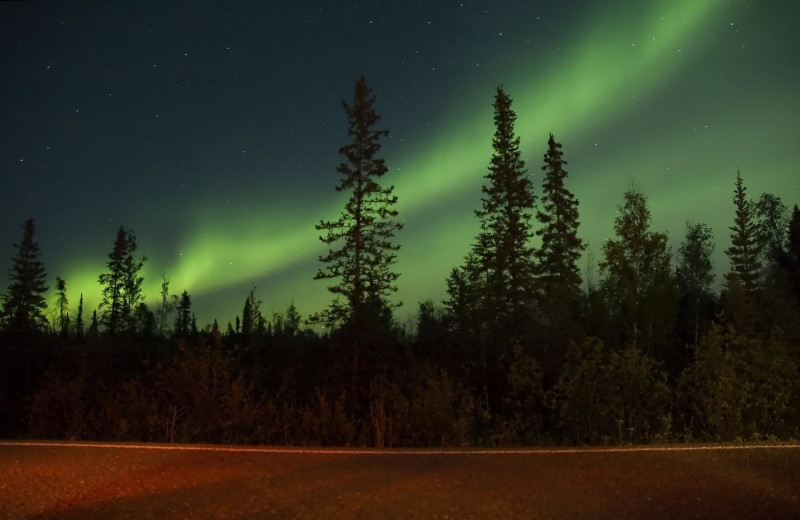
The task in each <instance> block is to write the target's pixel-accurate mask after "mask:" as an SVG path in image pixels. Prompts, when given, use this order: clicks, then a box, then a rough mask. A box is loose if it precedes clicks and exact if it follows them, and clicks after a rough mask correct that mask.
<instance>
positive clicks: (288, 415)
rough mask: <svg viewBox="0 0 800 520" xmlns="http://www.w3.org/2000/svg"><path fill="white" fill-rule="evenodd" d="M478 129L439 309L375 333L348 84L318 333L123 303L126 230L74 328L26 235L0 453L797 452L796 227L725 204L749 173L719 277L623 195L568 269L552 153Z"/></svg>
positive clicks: (1, 337) (687, 244) (289, 322)
mask: <svg viewBox="0 0 800 520" xmlns="http://www.w3.org/2000/svg"><path fill="white" fill-rule="evenodd" d="M493 107H494V121H493V124H494V134H493V138H492V143H491V144H492V153H491V156H490V157H486V161H487V163H486V164H487V168H486V170H485V171H486V174H485V178H484V182H483V187H482V190H481V194H480V196H481V199H480V205H479V207H477V208H476V211H475V219H476V222H477V224H478V225H477V226H476V228H477V229H478V232H477V234H476V236H475V238H474V241H473V242H472V243H471V244H464V246H465V249H468V252H467V254H466V255H465V257H464V258H463V261H462V262H461V263H460V264H459V265H454V266H452V270H451V271H450V272H449V274H448V275H447V277H446V280H443V283H446V287H447V296H446V299H445V300H444V301H441V302H438V301H423V302H418V303H417V304H416V305H417V308H416V319H415V320H414V323H413V324H411V325H409V324H401V323H398V322H397V321H396V319H395V308H396V307H397V306H399V302H397V301H396V300H395V298H394V293H395V292H396V290H397V286H398V284H402V283H403V278H402V276H401V274H402V273H399V272H398V271H397V270H396V259H397V255H398V254H402V253H401V251H402V250H401V246H402V232H401V230H402V223H401V218H400V217H401V215H398V211H397V209H396V208H397V206H396V205H397V200H398V199H397V196H396V195H395V194H394V186H393V185H392V184H391V170H390V169H389V167H388V166H387V164H386V162H385V160H384V158H383V157H382V156H381V153H380V148H381V140H382V139H383V138H384V137H386V136H387V135H388V132H387V131H386V130H385V129H383V128H382V126H381V124H380V116H379V115H378V113H377V111H376V107H375V96H374V94H373V91H372V89H371V88H370V86H369V85H368V84H367V82H366V80H365V79H364V78H363V77H361V78H359V79H358V80H357V81H356V83H355V88H354V91H353V98H352V100H350V101H347V102H343V108H344V112H345V115H346V117H347V123H348V132H347V138H346V140H344V143H343V145H342V147H341V148H340V149H339V153H340V156H341V161H342V162H341V164H339V165H338V166H337V167H336V172H337V174H338V183H336V184H334V182H331V189H335V190H337V191H339V192H341V193H343V194H345V195H346V196H348V197H349V198H348V199H347V202H346V204H345V205H344V207H343V208H342V209H341V213H340V214H339V215H338V216H335V215H333V216H332V215H319V217H320V219H321V220H320V221H319V223H318V224H317V226H316V229H317V231H318V233H319V239H320V240H321V241H322V243H324V244H325V246H326V251H327V252H326V253H325V254H324V255H322V256H321V257H320V258H319V264H318V265H319V270H318V271H317V272H316V273H313V272H311V273H309V277H315V278H316V279H318V280H319V282H318V283H320V284H325V285H326V287H327V288H328V291H329V292H330V297H331V300H330V303H329V304H328V305H327V306H326V307H325V308H324V309H323V310H321V311H319V312H317V313H314V314H311V315H303V314H302V313H301V312H302V309H297V308H295V306H294V305H293V304H290V305H288V306H287V307H286V308H285V311H284V312H281V313H275V314H273V315H272V316H268V315H265V314H264V313H263V312H262V311H261V307H262V301H261V300H260V299H259V296H258V294H257V289H256V288H255V287H254V288H252V289H251V290H250V291H249V293H248V294H247V296H246V298H245V300H244V301H243V302H242V307H241V309H231V315H234V314H236V318H235V320H233V321H232V322H229V323H218V322H217V321H216V320H214V322H213V323H211V324H198V323H197V320H196V318H195V315H194V313H193V310H192V295H191V294H189V293H188V292H187V291H186V290H183V288H181V287H178V288H175V287H172V286H171V284H170V281H169V279H168V278H167V277H164V278H163V279H162V280H161V292H160V294H159V295H158V296H157V298H156V295H145V294H143V291H142V283H143V276H142V267H143V266H144V265H145V263H146V262H147V257H146V255H144V254H141V252H140V250H139V244H138V242H137V237H136V236H135V234H134V232H133V231H132V230H130V229H126V228H125V227H120V228H119V231H118V232H117V235H116V237H108V238H109V240H108V242H109V245H110V252H109V254H108V256H107V259H106V262H105V270H104V271H103V272H101V273H97V280H98V281H99V283H100V285H101V286H102V302H101V303H100V305H99V306H98V307H97V308H88V307H85V306H84V300H83V295H82V294H75V293H74V292H71V291H70V280H65V279H63V278H61V277H58V276H56V277H55V278H53V277H52V276H51V273H49V272H48V271H47V269H46V266H45V265H44V264H43V262H42V260H41V253H42V251H41V249H40V247H39V244H38V242H37V239H36V225H35V221H34V219H33V218H29V219H28V220H25V221H24V223H23V224H22V227H21V231H22V233H21V238H20V239H19V241H18V242H17V243H16V244H14V247H15V251H16V254H15V256H14V257H13V258H12V259H11V264H10V267H9V269H8V275H9V278H8V284H7V287H6V289H5V292H4V293H3V294H2V309H0V436H4V437H26V438H48V439H81V440H104V441H150V442H169V443H173V442H174V443H197V442H203V443H226V444H239V443H242V444H269V445H298V446H312V445H313V446H375V447H410V446H418V447H426V446H483V447H487V446H532V445H604V444H642V443H665V442H707V441H715V442H720V441H725V442H727V441H743V442H748V441H759V442H760V441H771V440H782V439H797V438H798V437H800V209H798V207H797V206H796V205H795V206H794V207H793V208H791V209H790V208H789V207H787V205H786V204H785V203H784V202H783V201H782V200H781V199H780V197H779V196H777V195H774V194H771V193H764V194H761V195H760V196H758V197H754V196H752V195H750V194H748V192H747V186H746V183H745V179H746V175H747V174H749V173H750V172H739V173H737V175H736V177H735V178H732V179H731V182H730V195H731V204H730V227H729V229H728V230H724V232H721V231H720V230H716V233H717V234H716V236H728V235H729V236H730V241H729V243H730V246H729V247H728V248H727V249H725V253H726V255H727V259H728V260H729V267H728V269H727V270H726V272H724V273H715V272H714V270H713V268H712V263H711V258H712V254H713V252H714V249H715V247H716V244H715V243H714V236H715V233H714V230H712V229H710V227H709V226H708V225H706V224H704V223H702V222H687V223H686V228H685V235H684V236H683V237H682V240H681V241H680V245H679V247H678V248H677V249H676V250H672V249H671V247H670V245H669V243H668V239H667V238H668V237H667V235H666V234H665V233H663V232H660V231H658V230H656V229H653V228H652V226H651V220H652V218H651V212H650V209H649V208H648V199H647V195H646V194H645V193H642V192H641V191H640V190H639V189H638V188H637V187H636V186H634V185H631V186H630V188H629V189H628V190H627V191H626V192H625V193H621V194H620V196H619V205H618V207H617V213H616V218H615V219H614V235H613V236H611V237H608V239H607V240H606V241H605V242H604V243H603V246H602V250H601V251H600V254H599V258H597V259H596V261H595V262H592V263H590V264H591V265H589V267H588V268H586V269H583V268H582V267H581V266H580V265H579V264H580V263H582V262H584V260H581V259H582V258H585V257H586V256H587V251H586V245H585V243H584V241H583V240H582V239H581V236H580V229H579V224H580V212H579V209H580V207H579V201H578V200H577V199H576V198H575V196H574V194H573V193H572V192H571V191H570V179H569V175H568V170H567V161H566V160H565V157H568V151H567V152H565V151H564V150H562V144H561V143H560V142H558V140H557V139H556V137H555V136H553V135H552V134H551V135H550V136H549V139H548V140H547V141H546V142H542V143H541V147H540V150H541V153H542V156H541V158H529V159H528V160H525V159H524V158H523V156H522V153H521V151H520V137H519V136H518V135H517V134H516V131H515V121H516V117H517V116H516V113H515V112H514V109H513V103H512V99H511V97H510V96H509V95H508V94H507V93H506V92H505V91H504V90H503V88H502V87H498V89H497V91H496V93H495V96H494V100H493ZM567 150H568V147H567ZM532 170H537V171H539V170H541V172H542V173H543V175H540V176H539V175H537V177H536V178H537V179H538V178H542V182H541V184H540V185H539V184H536V185H534V183H533V181H532V175H531V174H530V172H531V171H532ZM743 173H744V175H743ZM754 174H755V173H754ZM332 179H333V180H335V179H336V178H335V177H333V176H332ZM310 211H313V210H310ZM328 218H332V220H325V219H328ZM112 239H113V240H112ZM726 243H728V241H727V240H726ZM431 247H434V246H433V245H432V246H431ZM718 276H719V278H718ZM145 297H147V301H150V302H154V301H156V302H158V303H156V304H153V303H151V304H149V305H148V304H147V303H146V300H145Z"/></svg>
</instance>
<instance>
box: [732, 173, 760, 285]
mask: <svg viewBox="0 0 800 520" xmlns="http://www.w3.org/2000/svg"><path fill="white" fill-rule="evenodd" d="M733 204H734V206H735V208H736V216H735V217H734V221H733V226H731V228H730V230H731V231H732V233H731V247H729V248H728V249H727V250H726V251H725V253H727V255H728V258H729V259H730V261H731V272H732V273H736V275H737V277H738V280H739V283H740V284H741V287H742V289H743V290H744V292H745V294H746V295H750V294H752V293H753V291H755V290H756V288H757V287H758V282H759V276H760V271H761V262H760V260H759V257H760V255H761V251H762V248H763V243H762V241H761V239H760V237H759V233H758V225H757V223H756V220H755V214H754V213H755V212H754V208H753V203H752V202H751V201H750V199H748V198H747V188H745V186H744V183H743V182H742V175H741V173H740V172H739V171H737V172H736V185H735V188H734V192H733ZM729 278H730V273H729V274H728V275H726V282H727V280H728V279H729Z"/></svg>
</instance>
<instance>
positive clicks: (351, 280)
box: [309, 76, 403, 391]
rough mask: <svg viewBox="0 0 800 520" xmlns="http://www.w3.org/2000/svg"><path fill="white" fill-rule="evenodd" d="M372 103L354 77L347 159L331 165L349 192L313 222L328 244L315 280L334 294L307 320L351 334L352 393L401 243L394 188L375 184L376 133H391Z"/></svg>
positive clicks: (384, 316) (379, 166) (386, 303)
mask: <svg viewBox="0 0 800 520" xmlns="http://www.w3.org/2000/svg"><path fill="white" fill-rule="evenodd" d="M374 103H375V96H373V94H372V88H370V86H369V85H368V84H367V80H366V79H365V78H364V77H363V76H361V77H360V78H359V79H358V80H357V81H356V83H355V88H354V92H353V101H352V103H351V104H348V103H347V102H345V101H342V106H343V107H344V111H345V113H346V114H347V122H348V130H347V135H348V137H349V138H350V142H349V143H348V144H346V145H345V146H342V147H341V148H339V153H340V154H341V155H343V156H344V158H345V161H344V162H342V163H340V164H339V166H338V167H337V168H336V171H337V172H339V174H340V175H341V180H340V181H339V184H338V185H337V186H336V191H344V192H350V198H349V199H348V201H347V203H346V204H345V207H344V210H343V211H342V213H341V214H340V216H339V218H338V219H336V220H332V221H328V220H321V221H320V222H319V224H317V225H316V229H317V230H318V231H322V232H324V233H325V234H324V235H322V236H320V237H319V238H320V240H321V241H322V242H323V243H325V244H326V245H328V246H329V247H330V248H331V249H329V250H328V253H327V254H326V255H322V256H320V257H319V260H320V262H322V263H323V264H324V266H323V267H322V268H320V269H319V271H318V272H317V274H316V276H315V277H314V279H315V280H332V281H334V283H333V284H332V285H329V286H328V291H330V292H331V293H333V294H334V299H333V301H332V302H331V303H330V305H329V306H328V307H327V309H325V310H323V311H321V312H319V313H317V314H314V315H313V316H311V317H310V318H309V321H310V322H312V323H324V324H325V325H327V326H329V327H341V331H342V332H344V333H346V334H347V335H349V340H348V343H349V344H350V348H351V351H352V388H353V391H355V390H356V388H357V387H358V386H359V358H360V356H361V351H362V349H364V348H365V347H367V346H368V345H367V343H368V341H369V340H368V339H367V338H368V336H375V335H376V334H378V333H377V332H376V333H372V334H368V333H367V331H369V330H374V331H378V330H380V329H387V328H388V323H387V321H390V319H391V318H390V316H391V315H390V309H391V308H392V307H396V306H397V305H399V304H394V303H393V302H390V300H389V297H390V295H391V294H392V293H394V292H395V291H397V287H396V285H395V282H396V280H397V278H398V276H399V273H396V272H395V271H393V266H394V263H395V261H396V258H397V255H396V252H397V251H398V250H399V249H400V246H399V245H398V244H395V243H394V242H393V238H394V235H395V233H396V232H397V231H399V230H400V229H402V227H403V226H402V224H401V223H399V222H397V221H396V218H397V210H396V209H394V208H395V204H397V196H395V195H394V186H391V185H390V186H389V187H383V186H381V184H379V182H378V181H379V180H380V179H381V177H383V176H384V174H386V172H387V171H388V168H387V166H386V162H385V160H384V159H383V158H379V157H378V152H379V150H380V148H381V145H380V138H381V137H384V136H386V135H388V134H389V132H388V130H377V129H376V128H375V125H376V124H377V122H378V120H379V119H380V116H378V114H377V113H376V112H375V108H374Z"/></svg>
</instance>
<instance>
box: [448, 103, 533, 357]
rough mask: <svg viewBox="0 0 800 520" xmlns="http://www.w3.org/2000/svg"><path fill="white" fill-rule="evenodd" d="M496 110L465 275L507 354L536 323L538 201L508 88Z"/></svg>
mask: <svg viewBox="0 0 800 520" xmlns="http://www.w3.org/2000/svg"><path fill="white" fill-rule="evenodd" d="M493 107H494V124H495V133H494V137H493V138H492V147H493V149H494V152H493V153H492V158H491V162H490V164H489V173H488V174H487V175H486V179H487V182H486V183H485V184H484V186H483V187H482V188H481V191H482V192H483V197H482V198H481V209H479V210H477V211H476V212H475V214H476V216H477V217H478V219H479V221H480V232H479V233H478V236H477V237H476V240H475V244H474V245H473V247H472V251H471V252H470V254H469V255H468V257H467V260H466V262H465V265H464V267H463V270H464V274H465V278H466V282H467V284H469V285H471V286H472V288H473V289H472V290H471V292H472V293H473V294H474V295H475V296H476V297H477V299H478V302H477V304H476V305H475V306H476V307H477V308H478V309H479V310H478V313H479V314H480V315H481V316H482V317H481V318H479V320H478V321H485V326H486V327H487V331H484V332H489V334H490V335H492V336H494V337H496V338H497V339H499V340H500V341H501V342H502V343H504V345H502V346H501V347H500V348H501V352H500V354H502V353H508V352H510V347H511V344H512V343H513V342H514V341H519V340H521V339H522V337H523V336H524V335H525V332H526V330H525V329H526V327H527V325H528V324H529V322H530V315H531V311H532V306H533V298H532V294H533V287H534V270H533V265H534V261H533V249H532V248H531V246H530V243H529V241H530V238H531V236H532V234H533V233H532V231H531V222H530V221H531V218H532V215H531V212H532V211H533V207H534V204H535V202H536V198H535V196H534V193H533V184H532V183H531V181H530V179H529V178H528V175H527V171H526V170H525V162H524V161H523V160H522V157H521V153H520V149H519V143H520V139H519V137H517V135H516V134H515V132H514V123H515V121H516V119H517V115H516V114H515V113H514V111H513V110H512V109H511V98H510V97H509V96H508V95H507V94H506V93H505V92H504V91H503V89H502V87H498V88H497V93H496V94H495V100H494V103H493ZM450 296H451V298H454V297H455V295H453V294H451V295H450ZM500 332H502V334H500V336H497V335H496V334H494V333H500ZM506 351H508V352H506Z"/></svg>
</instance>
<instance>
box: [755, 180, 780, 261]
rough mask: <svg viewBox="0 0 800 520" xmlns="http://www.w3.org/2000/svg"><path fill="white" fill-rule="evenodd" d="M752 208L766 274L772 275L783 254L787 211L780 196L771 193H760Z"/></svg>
mask: <svg viewBox="0 0 800 520" xmlns="http://www.w3.org/2000/svg"><path fill="white" fill-rule="evenodd" d="M754 210H755V211H754V218H755V220H756V222H757V225H758V235H759V238H760V240H761V248H762V249H761V255H762V258H763V260H764V263H765V265H766V267H767V271H768V273H767V274H768V275H769V276H770V277H774V276H775V275H776V272H775V271H776V270H777V269H778V266H779V265H780V262H781V257H782V256H783V254H784V246H785V245H786V236H787V235H786V233H787V230H788V226H789V211H788V209H787V208H786V205H785V204H784V203H783V201H781V199H780V197H778V196H776V195H773V194H772V193H762V194H761V197H760V198H759V199H758V202H756V204H755V206H754Z"/></svg>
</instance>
